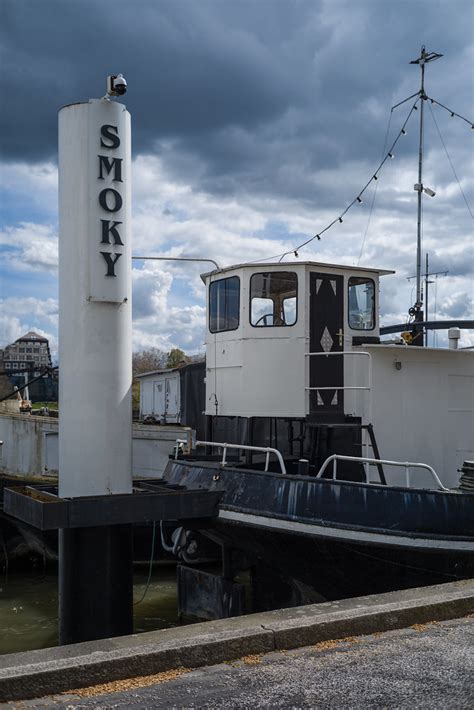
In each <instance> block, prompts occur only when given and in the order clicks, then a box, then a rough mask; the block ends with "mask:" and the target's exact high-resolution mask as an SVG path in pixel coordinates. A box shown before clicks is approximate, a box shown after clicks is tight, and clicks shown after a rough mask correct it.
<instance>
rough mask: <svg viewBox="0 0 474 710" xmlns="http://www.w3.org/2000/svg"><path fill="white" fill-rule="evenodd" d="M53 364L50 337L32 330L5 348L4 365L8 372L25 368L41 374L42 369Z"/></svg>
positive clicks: (16, 371) (15, 371)
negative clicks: (44, 336)
mask: <svg viewBox="0 0 474 710" xmlns="http://www.w3.org/2000/svg"><path fill="white" fill-rule="evenodd" d="M51 365H52V362H51V352H50V350H49V341H48V339H47V338H43V336H42V335H38V333H34V332H33V331H32V330H30V332H29V333H26V334H25V335H22V336H21V338H18V340H15V342H14V343H12V344H11V345H7V346H6V348H4V350H3V367H4V368H5V372H6V373H7V374H10V373H11V374H13V373H18V372H21V371H24V370H26V371H28V372H38V374H39V373H40V371H41V370H42V369H44V368H45V367H51Z"/></svg>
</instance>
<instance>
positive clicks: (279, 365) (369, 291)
mask: <svg viewBox="0 0 474 710" xmlns="http://www.w3.org/2000/svg"><path fill="white" fill-rule="evenodd" d="M389 273H393V272H391V271H383V270H380V269H361V268H357V267H345V266H335V265H332V264H319V263H314V262H301V263H290V264H288V263H285V264H253V265H247V264H243V265H239V266H233V267H230V268H228V269H223V270H221V271H218V272H212V273H209V274H205V275H204V276H203V279H204V281H205V283H206V288H207V296H208V321H207V342H206V362H207V373H206V414H208V415H214V416H215V415H218V416H219V415H220V416H236V415H238V416H244V417H305V416H306V415H308V414H310V413H311V412H314V411H317V410H321V411H322V410H324V411H325V413H327V412H328V410H329V411H334V412H336V411H342V402H343V397H342V391H341V390H339V391H338V390H332V391H331V390H323V389H320V390H313V391H310V390H308V387H315V386H316V385H317V384H321V387H323V386H330V385H333V386H334V387H342V385H343V381H342V380H343V377H342V369H343V359H342V357H331V358H329V357H328V358H321V357H320V356H317V355H315V356H310V355H308V353H335V352H341V351H347V350H350V349H351V348H352V346H353V344H354V343H357V342H372V343H376V342H378V341H379V303H378V300H379V278H380V276H381V275H383V274H389ZM328 378H329V379H328ZM329 380H331V381H329Z"/></svg>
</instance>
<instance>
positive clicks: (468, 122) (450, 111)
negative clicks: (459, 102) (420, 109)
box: [426, 96, 474, 128]
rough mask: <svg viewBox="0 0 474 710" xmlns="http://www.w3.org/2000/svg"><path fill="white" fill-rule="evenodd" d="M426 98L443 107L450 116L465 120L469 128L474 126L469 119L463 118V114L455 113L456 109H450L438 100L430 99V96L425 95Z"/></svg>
mask: <svg viewBox="0 0 474 710" xmlns="http://www.w3.org/2000/svg"><path fill="white" fill-rule="evenodd" d="M426 98H427V99H429V100H430V101H431V103H432V104H436V105H437V106H441V108H444V110H445V111H447V112H448V113H449V114H450V115H451V118H454V116H456V117H457V118H460V119H461V121H465V122H466V123H467V124H468V125H469V126H471V128H474V124H473V123H472V121H470V120H469V119H467V118H465V117H464V116H461V114H459V113H456V111H453V110H452V109H450V108H448V107H447V106H445V105H444V104H442V103H440V102H439V101H436V99H432V98H431V97H430V96H427V97H426Z"/></svg>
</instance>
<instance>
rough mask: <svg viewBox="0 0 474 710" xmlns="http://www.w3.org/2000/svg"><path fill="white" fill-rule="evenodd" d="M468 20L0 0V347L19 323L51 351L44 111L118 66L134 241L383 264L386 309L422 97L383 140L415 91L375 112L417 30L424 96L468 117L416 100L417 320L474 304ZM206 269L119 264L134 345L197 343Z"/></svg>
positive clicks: (51, 123) (154, 247) (394, 316)
mask: <svg viewBox="0 0 474 710" xmlns="http://www.w3.org/2000/svg"><path fill="white" fill-rule="evenodd" d="M473 28H474V5H473V3H472V1H471V0H410V1H409V2H405V0H357V2H356V1H355V0H329V1H328V0H309V1H308V0H251V1H250V0H231V1H229V0H113V2H112V1H111V0H68V2H64V0H0V51H1V55H0V66H1V71H2V85H1V88H2V96H1V110H0V347H3V346H5V345H6V344H8V343H10V342H12V341H13V340H15V339H16V338H18V337H20V336H21V335H22V334H24V333H25V332H26V331H28V330H31V329H33V330H35V331H37V332H38V333H40V334H42V335H44V336H46V337H48V338H49V339H50V343H51V347H52V351H53V354H54V353H55V352H56V351H57V340H58V332H57V324H58V280H57V240H58V214H57V199H58V196H57V112H58V110H59V109H60V108H61V106H63V105H65V104H68V103H73V102H75V101H84V100H87V99H89V98H100V97H101V96H102V95H103V94H104V93H105V80H106V76H107V75H108V74H116V73H118V72H121V73H123V74H124V76H125V77H126V79H127V82H128V91H127V94H126V95H125V97H124V99H123V102H124V103H125V104H126V106H127V108H128V110H129V111H130V113H131V115H132V141H133V148H132V159H133V169H132V172H133V183H132V197H133V203H132V216H133V221H132V236H133V247H132V250H133V254H135V255H146V256H153V255H155V256H156V255H173V256H187V257H199V258H209V259H214V260H215V261H217V262H218V263H219V264H220V265H221V266H227V265H230V264H233V263H241V262H245V261H254V260H258V259H262V260H264V259H268V258H269V257H272V256H274V255H280V254H282V253H284V252H286V251H290V252H291V253H290V255H289V256H288V257H287V259H288V261H290V262H291V261H294V260H295V259H296V258H299V259H300V260H315V261H321V262H329V263H341V264H348V265H360V266H370V267H380V268H383V269H394V270H395V271H396V274H395V275H393V276H385V277H383V279H382V287H381V288H382V294H381V316H382V322H383V323H384V324H392V323H402V322H404V321H405V320H406V318H407V315H406V313H407V310H408V308H409V307H410V306H411V305H413V303H414V302H415V291H414V284H415V282H414V280H410V281H409V280H408V277H409V276H412V275H413V274H415V270H416V251H415V248H416V224H417V221H416V218H417V201H416V200H417V195H416V192H415V191H414V190H413V186H414V184H415V183H416V182H417V171H418V121H419V111H418V112H417V111H413V112H412V114H411V116H410V118H409V120H408V122H407V124H406V135H401V136H400V129H401V127H402V126H403V125H404V122H405V121H406V119H407V116H408V115H409V112H410V110H411V109H412V106H413V104H414V102H415V99H412V100H410V101H407V102H406V103H403V104H402V105H401V106H400V107H398V108H396V109H394V110H393V111H391V108H392V106H394V105H395V104H397V103H398V102H400V101H402V100H403V99H405V98H407V97H409V96H411V95H412V94H415V93H416V92H417V91H418V90H419V88H420V71H419V67H418V66H417V65H410V61H411V60H414V59H416V58H418V57H419V55H420V51H421V46H422V45H425V46H426V49H427V51H429V52H437V53H440V54H443V57H442V58H440V59H438V60H436V61H433V62H432V63H430V64H429V65H428V66H427V68H426V81H425V89H426V93H427V94H428V96H429V97H431V98H434V99H435V100H436V101H438V102H440V103H441V104H444V106H446V107H447V108H448V109H450V111H453V112H454V113H455V114H460V116H462V117H464V118H466V119H468V122H466V121H464V120H462V118H459V117H458V116H456V115H455V116H451V113H450V111H446V110H445V109H443V108H442V107H440V106H439V105H438V104H436V103H433V104H431V102H428V101H426V102H425V119H426V121H425V129H426V130H425V140H424V149H425V163H424V176H423V183H424V185H425V186H428V187H430V188H431V189H432V190H434V191H435V192H436V195H435V197H433V198H431V197H429V196H423V244H422V254H423V263H424V260H425V254H426V253H428V254H429V262H430V271H433V272H437V271H442V272H448V273H447V275H443V274H439V275H438V276H432V277H431V278H430V280H431V281H433V283H432V284H431V285H430V293H429V305H430V313H429V316H430V318H435V317H436V319H438V320H441V319H449V318H465V319H473V318H474V306H473V302H474V276H473V273H474V237H473V221H472V214H473V212H474V159H473V155H474V154H473V148H472V140H473V137H474V131H473V130H472V128H471V122H472V121H473V120H474V101H473V87H474V81H473V78H474V76H473V71H474V69H473V68H474V57H473V45H474V29H473ZM397 136H399V140H398V141H397V143H396V146H395V148H394V150H393V155H394V158H393V160H392V159H388V160H387V161H386V162H385V163H384V166H383V168H382V169H381V171H380V172H379V173H377V177H378V179H377V180H376V181H374V180H372V181H371V182H370V184H369V186H368V187H367V189H366V190H365V192H364V193H363V195H362V203H359V202H357V201H356V202H355V204H354V205H353V206H352V207H351V208H350V209H349V210H348V212H347V213H346V214H345V215H344V219H343V222H342V223H340V222H339V221H338V219H337V218H338V216H340V215H341V214H342V213H343V212H344V210H345V209H346V207H347V206H348V205H349V204H351V203H352V201H353V200H354V199H355V198H356V197H357V195H359V194H360V192H361V190H362V188H363V187H364V186H365V185H366V184H367V182H368V181H370V180H371V177H372V176H373V175H374V172H375V171H376V170H377V168H378V166H379V164H380V162H381V160H382V158H383V157H384V156H385V155H387V150H388V149H389V147H390V146H391V144H392V143H393V141H394V140H395V139H396V138H397ZM335 219H336V224H335V225H333V226H332V227H331V228H330V229H328V230H327V231H325V232H324V234H323V235H322V237H321V240H319V241H318V240H313V241H312V242H311V243H310V244H308V245H307V247H305V248H303V249H300V250H299V251H298V257H296V256H295V255H294V254H293V250H294V248H295V247H296V246H298V245H299V244H301V243H303V242H305V241H306V240H307V239H309V238H310V237H312V236H313V235H315V234H316V233H319V232H321V231H323V230H324V229H325V227H327V226H328V225H329V224H330V223H331V222H332V221H333V220H335ZM207 270H208V267H207V266H206V265H199V264H186V265H184V264H179V263H177V262H137V261H135V262H134V267H133V284H134V287H133V319H134V320H133V347H134V350H143V349H148V348H150V347H157V348H160V349H162V350H165V351H169V350H170V349H171V348H172V347H180V348H182V349H183V350H185V351H186V352H188V353H198V352H201V351H202V350H203V343H204V340H205V292H204V287H203V284H202V281H201V279H200V273H202V272H204V271H207ZM436 337H437V342H438V344H441V345H442V344H443V343H445V338H446V334H445V333H443V332H441V331H439V332H438V334H437V336H436ZM429 342H430V344H432V343H434V336H433V335H431V336H430V341H429ZM469 345H474V331H464V332H463V335H462V339H461V346H469Z"/></svg>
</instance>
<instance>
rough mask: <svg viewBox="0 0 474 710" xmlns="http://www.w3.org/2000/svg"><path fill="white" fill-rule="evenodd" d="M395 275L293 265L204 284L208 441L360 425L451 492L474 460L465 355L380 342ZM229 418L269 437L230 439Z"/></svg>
mask: <svg viewBox="0 0 474 710" xmlns="http://www.w3.org/2000/svg"><path fill="white" fill-rule="evenodd" d="M393 273H394V272H393V271H386V270H381V269H370V268H368V269H367V268H357V267H351V266H339V265H338V266H336V265H332V264H321V263H315V262H298V263H282V264H242V265H238V266H232V267H229V268H226V269H222V270H219V271H213V272H210V273H207V274H204V275H203V277H202V278H203V280H204V282H205V284H206V289H207V299H208V300H207V304H208V314H207V329H206V330H207V338H206V409H205V411H206V415H208V418H210V419H212V420H213V427H214V429H213V431H214V433H215V436H217V437H218V438H217V439H216V440H218V441H223V440H228V441H230V440H234V441H235V443H244V438H246V441H247V443H249V442H250V441H251V443H259V444H260V445H262V444H263V445H270V446H272V445H275V442H276V434H275V432H277V431H278V433H279V434H278V447H280V448H281V446H282V445H283V440H284V438H285V435H283V431H284V428H283V425H284V423H285V422H286V423H288V424H289V425H290V426H292V425H291V424H290V423H291V422H293V423H296V422H298V421H299V422H300V423H301V426H302V427H303V429H301V431H302V432H306V434H305V436H306V439H305V441H307V437H308V433H307V432H308V427H310V428H312V429H313V431H314V430H315V428H316V429H318V427H319V428H320V425H323V426H326V425H328V426H330V427H331V426H332V427H337V426H338V425H341V424H342V425H344V424H347V423H348V422H355V421H359V422H360V423H361V424H362V425H373V428H374V432H375V436H376V440H377V445H378V450H379V452H380V456H381V457H382V458H384V459H391V460H398V461H399V460H404V461H410V460H411V461H423V462H425V463H428V464H429V465H430V466H433V467H434V468H435V470H436V471H437V472H438V473H439V475H440V477H441V478H442V479H443V481H444V482H445V483H447V484H454V483H455V481H457V479H458V473H457V469H458V468H459V467H460V466H461V465H462V462H463V461H464V460H470V459H474V436H473V432H474V351H473V350H451V349H448V348H444V349H443V348H428V347H411V346H408V345H405V344H403V343H401V344H394V343H393V341H392V342H390V343H385V344H384V343H383V342H380V337H379V335H380V326H379V278H380V276H382V275H385V274H393ZM229 418H232V419H233V421H235V422H237V421H239V420H240V418H243V419H245V420H246V421H248V422H251V421H253V422H254V424H253V425H252V427H254V425H255V426H256V423H257V422H260V423H261V424H260V425H259V426H260V429H259V431H260V432H262V431H263V429H262V426H263V423H264V422H265V421H267V422H269V430H270V434H269V435H268V436H267V435H266V434H265V436H263V434H262V435H260V436H259V438H258V440H256V437H255V435H254V436H253V438H252V439H250V438H249V436H250V435H247V434H245V435H244V434H243V433H242V432H243V431H244V430H243V429H239V430H238V431H239V432H241V433H239V434H235V435H234V436H233V438H232V439H231V433H230V432H231V431H232V429H230V428H228V429H227V430H226V429H225V428H224V429H222V428H221V429H220V430H219V429H218V426H220V427H222V426H224V424H223V423H222V422H224V420H227V421H228V422H230V421H231V420H230V419H229ZM272 421H273V432H274V433H273V435H272V434H271V432H272ZM219 422H221V424H219ZM229 426H230V425H229ZM265 426H266V425H265ZM295 426H296V424H295ZM236 431H237V429H236ZM246 431H250V430H246ZM227 432H229V434H228V433H227ZM221 436H226V437H227V436H229V438H226V439H223V438H220V437H221ZM314 436H316V437H317V436H318V435H317V433H316V434H314ZM365 442H366V445H365V455H366V456H374V454H373V451H369V448H368V445H367V436H365ZM305 446H306V444H305ZM363 446H364V445H363ZM278 447H277V448H278ZM305 450H306V449H305ZM422 477H423V474H421V476H420V481H419V482H420V484H422V483H423V481H422V480H421V479H422ZM428 482H429V481H427V483H428Z"/></svg>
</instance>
